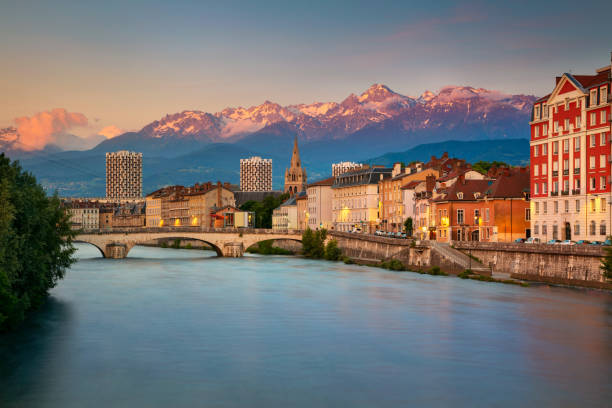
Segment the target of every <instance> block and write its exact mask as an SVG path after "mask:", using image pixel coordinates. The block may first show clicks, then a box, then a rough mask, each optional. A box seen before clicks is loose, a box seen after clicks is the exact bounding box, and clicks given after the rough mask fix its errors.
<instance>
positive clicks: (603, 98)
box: [599, 86, 608, 104]
mask: <svg viewBox="0 0 612 408" xmlns="http://www.w3.org/2000/svg"><path fill="white" fill-rule="evenodd" d="M599 99H600V102H601V103H602V104H604V103H608V87H607V86H602V87H601V90H600V91H599Z"/></svg>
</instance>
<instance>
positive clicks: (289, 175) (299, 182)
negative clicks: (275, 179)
mask: <svg viewBox="0 0 612 408" xmlns="http://www.w3.org/2000/svg"><path fill="white" fill-rule="evenodd" d="M284 191H285V193H289V194H290V195H294V194H297V193H301V192H302V191H306V170H305V169H304V168H303V167H302V161H301V160H300V150H299V149H298V143H297V137H296V138H295V140H294V141H293V153H292V154H291V166H290V167H289V168H288V169H285V189H284Z"/></svg>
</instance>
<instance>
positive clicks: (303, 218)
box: [295, 191, 310, 231]
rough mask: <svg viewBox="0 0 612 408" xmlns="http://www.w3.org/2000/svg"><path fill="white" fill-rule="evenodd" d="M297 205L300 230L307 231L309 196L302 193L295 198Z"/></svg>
mask: <svg viewBox="0 0 612 408" xmlns="http://www.w3.org/2000/svg"><path fill="white" fill-rule="evenodd" d="M295 203H296V206H297V218H298V229H299V230H302V231H303V230H305V229H306V226H307V225H308V218H309V217H310V214H309V213H308V196H307V195H306V192H305V191H302V192H301V193H299V194H298V195H297V196H296V197H295Z"/></svg>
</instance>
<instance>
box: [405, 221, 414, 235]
mask: <svg viewBox="0 0 612 408" xmlns="http://www.w3.org/2000/svg"><path fill="white" fill-rule="evenodd" d="M412 229H413V227H412V217H408V218H406V221H404V231H405V232H406V235H407V236H409V237H411V236H412Z"/></svg>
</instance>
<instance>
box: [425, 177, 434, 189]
mask: <svg viewBox="0 0 612 408" xmlns="http://www.w3.org/2000/svg"><path fill="white" fill-rule="evenodd" d="M435 187H436V176H434V175H433V174H430V175H428V176H427V177H425V190H426V191H433V189H434V188H435Z"/></svg>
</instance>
